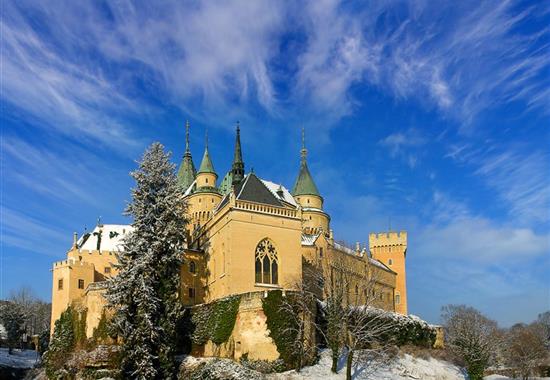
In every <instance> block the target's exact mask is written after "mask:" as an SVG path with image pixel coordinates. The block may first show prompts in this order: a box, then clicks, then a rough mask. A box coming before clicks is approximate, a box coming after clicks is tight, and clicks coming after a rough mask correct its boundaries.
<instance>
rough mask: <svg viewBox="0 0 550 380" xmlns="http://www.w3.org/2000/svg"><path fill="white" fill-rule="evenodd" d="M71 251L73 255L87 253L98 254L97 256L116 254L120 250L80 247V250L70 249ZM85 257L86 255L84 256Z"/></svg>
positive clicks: (88, 254)
mask: <svg viewBox="0 0 550 380" xmlns="http://www.w3.org/2000/svg"><path fill="white" fill-rule="evenodd" d="M69 253H73V255H75V256H77V255H80V256H84V255H87V256H90V255H97V256H106V255H107V256H114V255H115V254H116V253H118V251H112V250H106V249H102V250H99V251H98V250H97V249H93V250H92V249H79V250H78V251H76V252H75V251H69ZM84 257H85V256H84Z"/></svg>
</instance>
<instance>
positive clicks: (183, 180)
mask: <svg viewBox="0 0 550 380" xmlns="http://www.w3.org/2000/svg"><path fill="white" fill-rule="evenodd" d="M196 174H197V172H196V170H195V164H194V163H193V158H192V157H191V150H190V149H189V121H186V122H185V153H184V154H183V158H182V160H181V164H180V168H179V170H178V183H179V185H180V186H181V188H182V189H183V191H185V190H187V189H188V188H189V186H191V184H192V183H193V181H194V180H195V176H196Z"/></svg>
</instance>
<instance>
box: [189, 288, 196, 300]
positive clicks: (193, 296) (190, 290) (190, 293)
mask: <svg viewBox="0 0 550 380" xmlns="http://www.w3.org/2000/svg"><path fill="white" fill-rule="evenodd" d="M189 298H195V288H189Z"/></svg>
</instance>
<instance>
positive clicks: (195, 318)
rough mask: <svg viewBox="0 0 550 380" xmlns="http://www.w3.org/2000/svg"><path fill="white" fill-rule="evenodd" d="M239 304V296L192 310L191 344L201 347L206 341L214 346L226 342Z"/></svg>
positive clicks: (233, 325)
mask: <svg viewBox="0 0 550 380" xmlns="http://www.w3.org/2000/svg"><path fill="white" fill-rule="evenodd" d="M240 303H241V297H240V296H230V297H226V298H223V299H220V300H217V301H215V302H212V303H209V304H206V305H201V306H198V307H196V308H195V309H193V312H192V317H191V320H192V323H193V326H194V329H193V334H192V335H191V340H192V341H193V343H195V344H198V345H203V344H205V343H206V342H207V341H208V340H211V341H212V342H214V343H216V344H222V343H225V342H227V340H228V339H229V337H230V336H231V333H232V332H233V328H234V327H235V321H236V320H237V312H238V311H239V305H240Z"/></svg>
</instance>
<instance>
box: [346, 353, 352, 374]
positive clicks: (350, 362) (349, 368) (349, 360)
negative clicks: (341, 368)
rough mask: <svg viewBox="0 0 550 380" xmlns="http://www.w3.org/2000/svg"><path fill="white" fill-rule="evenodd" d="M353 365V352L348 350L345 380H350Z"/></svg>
mask: <svg viewBox="0 0 550 380" xmlns="http://www.w3.org/2000/svg"><path fill="white" fill-rule="evenodd" d="M352 364H353V350H352V349H349V351H348V359H347V364H346V380H351V365H352Z"/></svg>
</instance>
